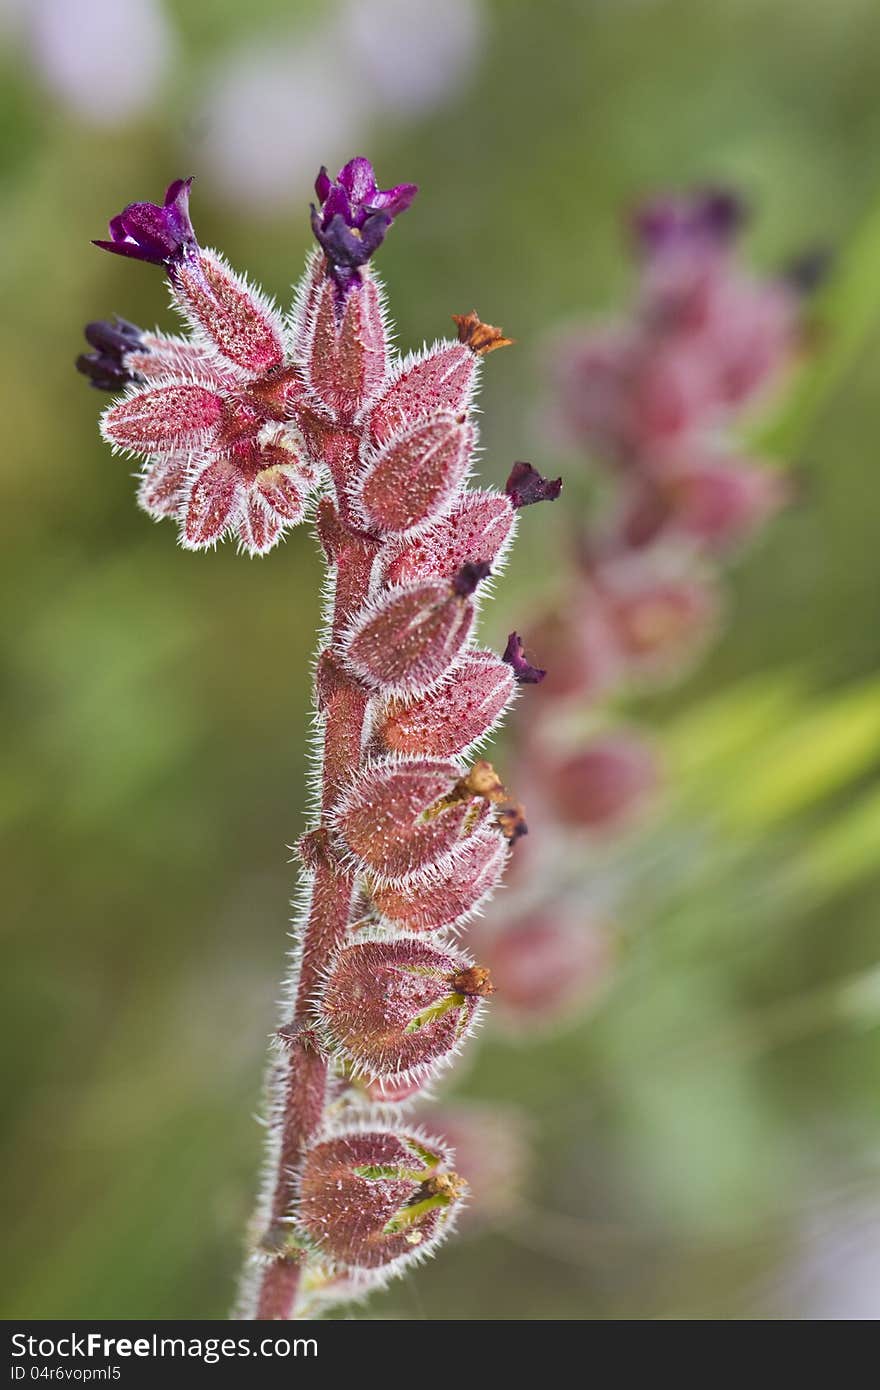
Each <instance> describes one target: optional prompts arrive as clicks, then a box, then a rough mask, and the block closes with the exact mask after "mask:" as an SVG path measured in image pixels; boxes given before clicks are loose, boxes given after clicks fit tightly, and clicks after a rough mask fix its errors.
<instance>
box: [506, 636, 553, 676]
mask: <svg viewBox="0 0 880 1390" xmlns="http://www.w3.org/2000/svg"><path fill="white" fill-rule="evenodd" d="M501 660H502V661H506V662H507V664H508V666H510V667H512V668H513V678H514V680H515V681H516V683H517V685H540V684H541V681H542V680H543V679H544V677H545V676H546V674H547V672H546V671H542V670H541V668H540V666H532V665H531V663H530V662H528V661H526V658H525V652H524V651H523V644H522V638H521V637H520V636H519V633H517V632H512V633H511V634H510V636H509V637H508V639H507V646H506V647H505V648H504V655H503V656H502V658H501Z"/></svg>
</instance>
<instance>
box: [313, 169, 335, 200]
mask: <svg viewBox="0 0 880 1390" xmlns="http://www.w3.org/2000/svg"><path fill="white" fill-rule="evenodd" d="M332 187H333V181H332V179H331V178H330V175H329V174H328V173H327V165H326V164H322V165H321V167H320V169H319V170H318V177H317V178H316V179H315V196H316V198H317V199H318V202H319V203H326V201H327V197H328V195H329V193H330V189H331V188H332Z"/></svg>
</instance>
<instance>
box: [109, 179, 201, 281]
mask: <svg viewBox="0 0 880 1390" xmlns="http://www.w3.org/2000/svg"><path fill="white" fill-rule="evenodd" d="M191 186H192V179H191V178H189V179H175V180H174V182H173V183H170V184H169V185H168V188H167V189H166V191H165V201H164V203H163V204H162V206H161V207H158V206H157V204H156V203H129V205H128V207H126V208H123V210H122V212H120V213H119V214H118V216H116V217H113V218H111V220H110V240H109V241H96V242H94V245H95V246H100V247H101V250H102V251H113V252H114V253H115V254H116V255H117V256H130V257H131V258H132V259H133V260H136V261H147V262H148V263H149V264H150V265H164V266H165V268H166V270H169V271H170V270H171V268H172V266H175V265H180V263H181V262H182V261H188V260H194V259H195V258H196V256H197V255H198V249H199V244H198V242H197V241H196V234H195V232H194V231H193V226H192V223H191V222H190V220H189V190H190V188H191Z"/></svg>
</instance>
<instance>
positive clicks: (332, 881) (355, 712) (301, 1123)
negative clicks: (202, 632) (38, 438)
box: [254, 436, 378, 1319]
mask: <svg viewBox="0 0 880 1390" xmlns="http://www.w3.org/2000/svg"><path fill="white" fill-rule="evenodd" d="M345 442H347V441H345ZM351 443H352V444H355V441H354V440H351ZM342 452H343V453H344V454H348V453H349V450H348V449H347V448H343V450H342ZM338 453H339V439H338V436H337V438H336V439H332V438H331V439H329V440H328V441H327V442H326V444H325V456H329V457H328V463H330V467H331V473H332V474H334V476H338V475H337V473H336V468H334V466H333V465H334V464H338ZM337 496H338V506H337V509H334V510H333V511H332V513H331V512H329V511H325V515H324V518H323V519H324V521H325V522H326V523H327V524H328V527H329V528H330V529H332V537H331V538H328V536H326V535H324V536H322V540H323V541H324V544H325V548H326V549H328V551H329V552H330V554H331V556H332V561H333V562H334V568H335V585H334V594H333V599H332V605H331V612H330V614H329V615H328V616H329V624H328V627H329V637H330V642H329V646H328V647H326V648H325V649H324V651H323V652H322V653H321V654H320V657H319V672H320V669H321V665H322V663H323V664H324V665H325V666H326V667H327V668H329V669H331V670H332V683H331V685H330V688H329V689H328V690H327V691H326V692H325V693H324V694H323V696H322V694H321V692H320V689H319V691H318V693H317V696H316V698H317V701H318V704H319V707H321V708H322V710H323V739H322V757H321V786H320V798H319V807H320V818H319V822H318V824H317V826H316V827H314V828H313V829H312V830H311V831H310V832H309V833H308V835H307V836H306V837H305V838H304V841H303V847H302V848H301V849H300V857H301V858H302V860H303V862H304V864H305V865H306V867H307V868H308V869H309V870H310V871H311V874H312V885H311V896H310V901H309V909H308V914H307V917H306V919H305V923H304V926H303V927H302V931H301V939H300V942H299V946H300V960H299V978H298V982H297V987H296V996H295V1000H294V1004H293V1009H292V1013H291V1016H290V1018H289V1020H288V1021H286V1022H285V1024H284V1026H283V1027H282V1029H281V1036H282V1037H283V1038H284V1040H285V1042H286V1043H287V1046H288V1049H289V1056H288V1062H287V1068H286V1074H284V1075H282V1077H281V1079H280V1081H278V1082H276V1086H277V1088H278V1093H277V1094H276V1095H274V1096H272V1097H271V1102H272V1108H273V1111H274V1112H275V1114H276V1115H277V1117H278V1119H277V1124H278V1131H277V1134H276V1139H275V1142H276V1146H277V1160H276V1163H275V1171H274V1177H273V1179H272V1182H273V1187H272V1195H271V1199H270V1207H269V1223H270V1225H269V1233H270V1234H269V1238H268V1240H269V1245H270V1248H276V1247H277V1244H278V1243H279V1240H280V1237H281V1233H282V1232H284V1231H285V1230H286V1229H287V1222H288V1219H289V1217H290V1213H291V1211H292V1208H293V1205H294V1201H295V1197H296V1183H297V1177H298V1172H299V1167H300V1164H301V1162H302V1158H303V1154H304V1151H305V1148H306V1146H307V1145H308V1143H309V1142H310V1140H311V1139H312V1138H313V1137H314V1136H315V1134H316V1133H317V1132H318V1130H319V1129H320V1127H321V1123H322V1120H323V1116H324V1107H325V1102H326V1094H327V1080H328V1066H327V1063H326V1061H325V1060H324V1058H323V1057H322V1056H321V1054H320V1053H319V1052H318V1051H317V1049H316V1047H315V1043H314V1035H313V1033H312V1030H311V1026H310V1024H311V1007H312V1000H313V997H314V994H315V990H316V987H317V985H318V982H319V980H320V978H321V973H322V971H323V969H324V968H325V967H326V965H327V962H328V961H329V960H330V958H331V957H332V955H333V953H334V952H335V951H336V950H337V948H338V947H339V946H341V945H342V943H343V942H344V940H345V936H346V932H347V930H348V926H349V923H350V921H351V911H352V898H353V895H354V890H355V875H354V874H353V872H352V871H351V870H350V868H348V867H347V866H346V865H344V864H342V863H340V862H339V860H338V859H337V858H336V857H335V855H334V853H333V850H332V848H331V845H330V837H329V830H328V825H327V817H328V815H329V814H330V812H332V810H333V809H334V806H335V804H336V801H337V799H338V796H339V792H340V788H341V787H342V786H343V784H344V783H345V782H346V780H347V779H348V778H349V777H350V775H351V773H352V772H353V771H355V769H356V768H357V767H358V766H359V764H360V761H361V750H362V746H363V740H364V725H365V721H366V715H367V706H368V702H369V696H368V693H367V691H366V690H365V689H364V687H363V686H362V685H361V684H360V683H359V682H358V681H357V680H356V679H355V678H354V677H353V676H351V675H350V674H348V673H347V672H346V671H345V669H344V668H343V667H342V665H341V663H339V662H338V661H337V660H336V659H335V653H336V648H337V645H338V643H339V641H340V638H341V635H342V633H343V632H344V630H345V628H346V626H347V624H348V622H349V620H350V618H351V616H352V614H353V613H355V612H357V611H358V610H359V609H360V608H361V607H362V606H363V604H364V603H365V601H366V599H367V597H368V594H369V590H370V583H371V577H372V572H373V564H374V560H375V556H376V551H377V549H378V542H377V541H376V540H375V539H374V538H373V537H371V536H367V535H364V534H363V533H359V532H358V531H356V530H354V529H353V528H352V527H351V526H350V525H349V524H347V522H346V521H345V520H344V514H345V513H344V507H345V500H344V492H343V491H342V488H341V487H340V486H337ZM326 506H327V504H325V507H326ZM319 529H320V528H319ZM319 685H320V677H319ZM302 1258H303V1257H302V1252H301V1251H299V1250H297V1249H290V1248H288V1249H284V1248H282V1249H281V1251H280V1252H279V1253H278V1254H276V1255H274V1256H273V1257H272V1258H271V1260H270V1262H269V1263H268V1264H266V1265H265V1267H264V1268H263V1269H262V1271H261V1275H260V1280H259V1287H258V1291H257V1296H256V1310H255V1314H254V1316H255V1317H256V1318H258V1319H290V1318H295V1317H296V1302H297V1294H298V1290H299V1282H300V1274H301V1267H302Z"/></svg>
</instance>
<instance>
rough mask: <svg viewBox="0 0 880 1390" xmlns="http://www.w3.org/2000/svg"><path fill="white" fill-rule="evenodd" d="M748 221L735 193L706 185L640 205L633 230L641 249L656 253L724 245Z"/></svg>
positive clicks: (743, 207) (651, 254) (743, 206)
mask: <svg viewBox="0 0 880 1390" xmlns="http://www.w3.org/2000/svg"><path fill="white" fill-rule="evenodd" d="M745 220H746V208H745V205H744V204H743V202H742V200H741V199H740V198H738V197H737V196H736V194H735V193H730V192H728V191H727V190H726V189H723V188H707V189H704V190H702V191H701V192H698V193H695V194H694V195H693V196H692V197H690V198H658V199H657V200H656V201H654V202H651V203H645V204H644V205H643V206H642V207H640V208H637V209H636V212H635V215H634V216H633V229H634V231H635V234H636V240H637V241H638V243H639V246H640V247H641V249H642V251H644V252H646V253H647V255H649V256H653V255H657V254H658V253H661V252H664V251H669V250H674V249H676V248H677V247H680V246H687V245H693V244H694V243H701V242H702V243H703V244H704V245H709V246H712V245H714V246H724V245H726V244H727V243H728V242H729V241H731V240H732V239H733V237H734V236H735V235H736V233H737V232H738V231H739V230H740V228H741V227H742V225H743V223H744V222H745Z"/></svg>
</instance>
